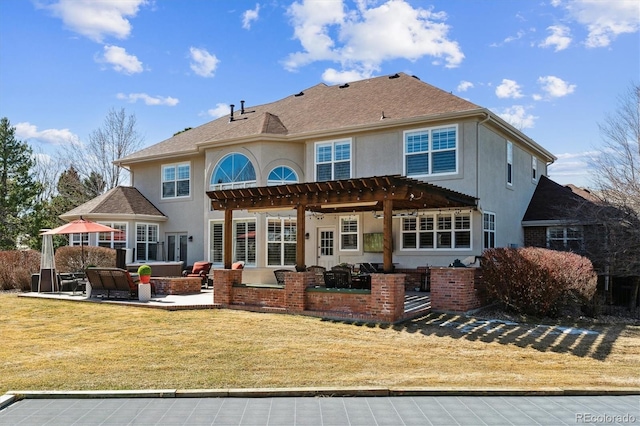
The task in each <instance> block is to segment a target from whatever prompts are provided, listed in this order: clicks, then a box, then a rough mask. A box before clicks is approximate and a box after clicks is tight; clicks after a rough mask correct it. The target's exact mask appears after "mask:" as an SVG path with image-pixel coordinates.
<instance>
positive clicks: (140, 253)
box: [136, 223, 159, 261]
mask: <svg viewBox="0 0 640 426" xmlns="http://www.w3.org/2000/svg"><path fill="white" fill-rule="evenodd" d="M136 260H141V261H149V260H159V259H158V225H155V224H150V223H137V224H136Z"/></svg>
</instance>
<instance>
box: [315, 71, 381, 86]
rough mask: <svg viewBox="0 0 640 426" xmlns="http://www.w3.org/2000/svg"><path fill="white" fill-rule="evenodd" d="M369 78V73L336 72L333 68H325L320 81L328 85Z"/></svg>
mask: <svg viewBox="0 0 640 426" xmlns="http://www.w3.org/2000/svg"><path fill="white" fill-rule="evenodd" d="M369 77H371V73H370V72H368V71H358V70H350V71H338V70H335V69H333V68H327V69H326V70H325V71H324V72H323V73H322V80H323V81H325V82H327V83H329V84H342V83H348V82H349V81H358V80H364V79H365V78H369Z"/></svg>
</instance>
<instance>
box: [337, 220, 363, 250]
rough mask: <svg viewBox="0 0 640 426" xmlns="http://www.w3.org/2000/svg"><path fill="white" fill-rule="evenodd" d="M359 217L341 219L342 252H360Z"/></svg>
mask: <svg viewBox="0 0 640 426" xmlns="http://www.w3.org/2000/svg"><path fill="white" fill-rule="evenodd" d="M358 233H359V232H358V216H342V217H340V250H345V251H349V250H352V251H353V250H358Z"/></svg>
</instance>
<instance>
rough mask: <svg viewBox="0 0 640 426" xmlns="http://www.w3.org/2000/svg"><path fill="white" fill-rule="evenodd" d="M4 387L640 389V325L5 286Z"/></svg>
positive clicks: (0, 333)
mask: <svg viewBox="0 0 640 426" xmlns="http://www.w3.org/2000/svg"><path fill="white" fill-rule="evenodd" d="M0 306H2V308H1V309H0V327H1V328H0V342H1V343H0V372H1V374H0V394H2V393H4V392H6V391H7V390H101V389H212V388H252V387H257V388H273V387H278V388H282V387H308V386H323V387H335V386H346V387H356V386H383V387H404V388H408V387H427V388H449V389H451V388H454V389H455V388H464V389H469V388H483V389H492V388H502V389H504V388H510V389H513V388H516V389H540V388H549V387H561V388H568V389H586V388H589V389H591V388H607V389H622V388H637V389H640V327H638V326H624V325H620V326H601V327H597V326H585V327H586V328H589V329H591V330H593V331H597V333H594V334H586V335H575V334H567V333H558V332H557V330H556V331H554V329H548V328H542V329H541V328H537V329H536V328H534V326H532V325H520V326H510V327H502V326H501V327H498V328H494V329H492V331H487V330H486V329H484V328H476V329H474V330H464V331H463V330H461V326H460V325H457V326H455V325H454V326H447V327H444V326H441V325H439V323H441V322H442V321H444V320H447V321H456V322H458V323H460V324H464V323H466V324H467V328H469V324H471V323H469V321H470V320H469V319H468V318H465V317H455V316H451V315H449V316H446V315H445V316H443V315H437V314H432V315H429V316H427V317H425V318H422V319H418V320H415V321H410V322H406V323H403V324H400V325H396V326H380V325H373V324H349V323H343V322H336V321H323V320H321V319H318V318H310V317H304V316H291V315H278V314H259V313H250V312H243V311H234V310H200V311H176V312H167V311H162V310H155V309H145V308H135V307H125V306H113V305H111V306H109V305H105V304H94V303H77V302H65V301H56V300H42V299H30V298H23V297H18V296H17V295H16V294H15V293H14V294H7V293H4V294H0Z"/></svg>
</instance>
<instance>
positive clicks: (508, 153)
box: [507, 142, 513, 185]
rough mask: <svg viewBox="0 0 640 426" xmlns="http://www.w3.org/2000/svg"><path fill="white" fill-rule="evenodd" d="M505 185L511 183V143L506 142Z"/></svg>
mask: <svg viewBox="0 0 640 426" xmlns="http://www.w3.org/2000/svg"><path fill="white" fill-rule="evenodd" d="M507 185H513V143H511V142H507Z"/></svg>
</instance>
